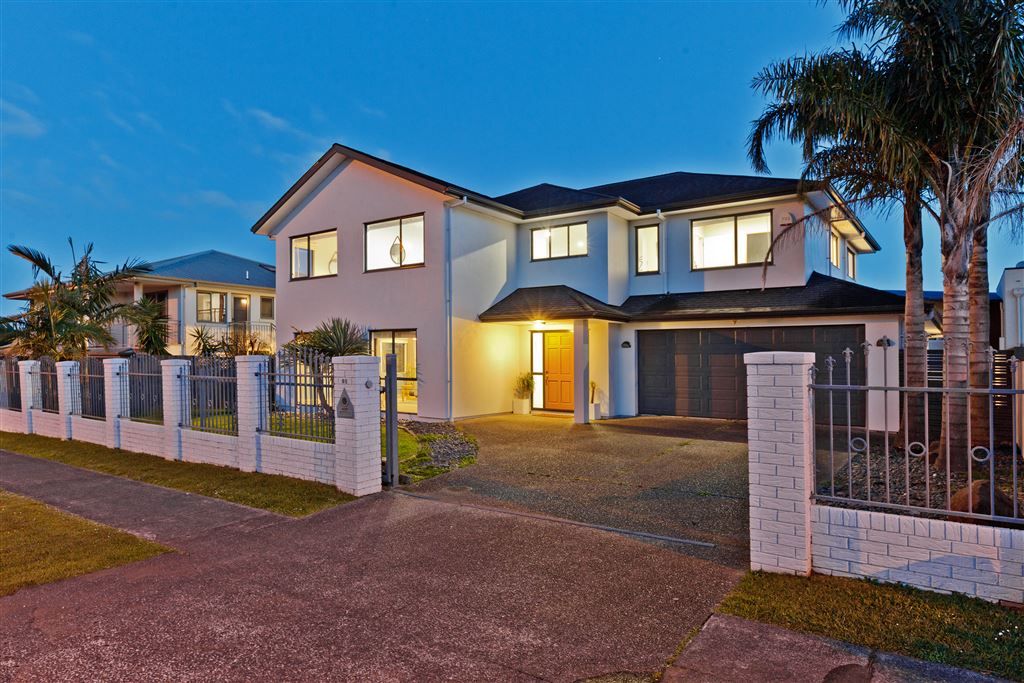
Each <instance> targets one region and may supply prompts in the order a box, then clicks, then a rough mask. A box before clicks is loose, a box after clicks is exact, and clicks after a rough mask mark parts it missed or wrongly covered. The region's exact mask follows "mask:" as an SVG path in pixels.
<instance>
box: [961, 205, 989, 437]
mask: <svg viewBox="0 0 1024 683" xmlns="http://www.w3.org/2000/svg"><path fill="white" fill-rule="evenodd" d="M988 216H989V207H988V206H987V205H986V206H985V208H984V215H983V216H981V217H980V218H981V220H980V221H979V222H987V221H988ZM967 287H968V291H969V296H970V313H969V319H970V327H971V331H970V342H971V346H970V384H971V386H972V387H979V388H984V389H987V388H988V386H989V371H990V367H989V365H990V362H991V359H990V358H989V355H988V350H989V347H990V346H991V344H992V334H991V333H992V329H991V321H990V319H989V318H990V308H989V307H990V303H989V289H988V287H989V284H988V226H987V225H983V226H982V227H979V228H976V229H975V230H974V236H973V243H972V245H971V261H970V265H969V267H968V275H967ZM970 404H971V405H970V411H971V434H970V442H971V445H972V446H974V445H987V444H988V440H989V428H988V420H989V401H988V397H986V396H972V397H971V398H970Z"/></svg>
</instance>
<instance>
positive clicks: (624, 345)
mask: <svg viewBox="0 0 1024 683" xmlns="http://www.w3.org/2000/svg"><path fill="white" fill-rule="evenodd" d="M622 348H624V349H631V348H633V345H632V344H630V343H629V342H628V341H624V342H622Z"/></svg>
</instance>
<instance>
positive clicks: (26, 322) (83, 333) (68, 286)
mask: <svg viewBox="0 0 1024 683" xmlns="http://www.w3.org/2000/svg"><path fill="white" fill-rule="evenodd" d="M68 244H69V245H70V247H71V257H72V262H73V264H74V265H73V266H72V268H71V271H70V272H69V273H68V274H67V275H65V274H64V273H63V271H61V270H60V269H59V268H58V267H57V266H55V265H54V263H53V262H52V261H51V260H50V258H49V257H47V256H46V255H45V254H43V253H42V252H40V251H38V250H36V249H33V248H31V247H26V246H17V245H11V246H9V247H8V250H9V251H10V252H11V253H12V254H14V255H15V256H17V257H19V258H22V259H25V260H26V261H28V262H29V263H30V264H31V265H32V277H33V279H34V280H35V282H34V284H33V285H32V286H31V287H30V288H29V289H28V291H27V293H26V299H27V302H28V303H27V305H26V307H25V310H23V311H21V312H20V313H16V314H14V315H10V316H5V317H3V318H0V342H2V343H3V344H5V345H8V350H9V352H10V353H13V354H17V355H25V356H29V357H34V358H38V357H39V356H42V355H47V356H51V357H52V358H53V359H54V360H69V359H77V358H81V357H83V356H85V354H86V350H87V349H88V344H89V342H90V341H93V342H97V343H99V344H101V345H103V346H106V347H109V346H110V345H112V344H113V343H114V338H113V337H112V336H111V334H110V331H109V329H108V327H109V325H110V324H111V323H112V322H115V321H117V320H120V319H123V318H124V317H125V316H126V315H127V314H128V313H129V308H128V305H127V304H121V303H114V295H115V293H116V290H117V285H118V284H119V283H121V282H124V281H128V280H131V279H133V278H136V277H139V276H140V275H144V274H145V273H148V272H149V271H150V267H149V265H148V264H146V263H145V262H143V261H140V260H138V259H131V260H128V261H125V263H124V264H123V265H121V266H118V267H116V268H114V269H113V270H109V271H103V270H102V269H101V268H100V265H101V262H100V261H97V260H96V259H95V258H94V257H93V255H92V250H93V245H92V244H88V245H86V247H85V251H84V252H83V254H82V256H81V257H78V255H77V253H76V251H75V246H74V243H73V242H72V241H71V240H70V239H69V240H68Z"/></svg>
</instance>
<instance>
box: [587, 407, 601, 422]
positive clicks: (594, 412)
mask: <svg viewBox="0 0 1024 683" xmlns="http://www.w3.org/2000/svg"><path fill="white" fill-rule="evenodd" d="M590 419H591V420H600V419H601V404H600V403H591V404H590Z"/></svg>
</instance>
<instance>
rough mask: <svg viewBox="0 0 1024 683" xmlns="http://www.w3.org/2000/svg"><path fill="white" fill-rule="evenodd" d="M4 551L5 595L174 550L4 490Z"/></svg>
mask: <svg viewBox="0 0 1024 683" xmlns="http://www.w3.org/2000/svg"><path fill="white" fill-rule="evenodd" d="M0 548H3V552H0V595H10V594H11V593H14V592H15V591H17V590H18V589H19V588H24V587H25V586H35V585H38V584H42V583H50V582H51V581H60V580H61V579H68V578H71V577H72V576H78V575H80V574H88V573H89V572H94V571H98V570H100V569H107V568H108V567H116V566H117V565H120V564H127V563H129V562H135V561H137V560H144V559H146V558H149V557H153V556H155V555H160V554H162V553H165V552H169V551H170V550H171V549H170V548H168V547H166V546H162V545H159V544H158V543H152V542H150V541H147V540H144V539H141V538H138V537H137V536H133V535H131V534H129V533H125V532H124V531H120V530H118V529H114V528H112V527H109V526H104V525H102V524H96V523H95V522H90V521H89V520H86V519H82V518H81V517H76V516H75V515H70V514H67V513H66V512H61V511H59V510H55V509H54V508H52V507H50V506H49V505H44V504H43V503H40V502H37V501H34V500H32V499H31V498H24V497H22V496H16V495H14V494H13V493H7V492H6V491H0Z"/></svg>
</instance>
